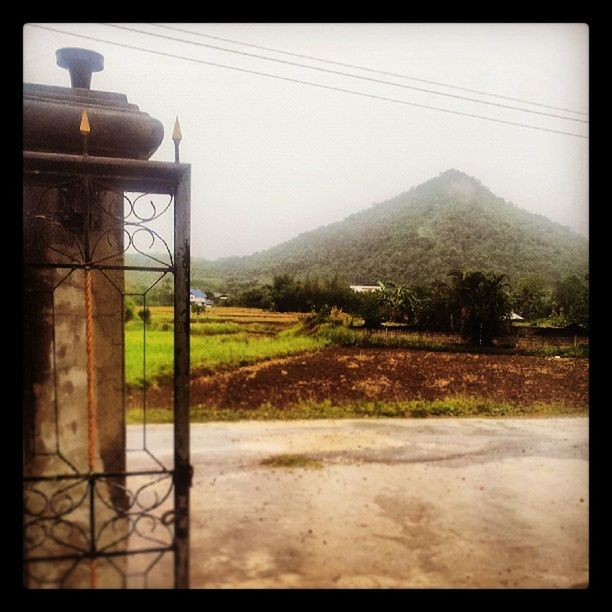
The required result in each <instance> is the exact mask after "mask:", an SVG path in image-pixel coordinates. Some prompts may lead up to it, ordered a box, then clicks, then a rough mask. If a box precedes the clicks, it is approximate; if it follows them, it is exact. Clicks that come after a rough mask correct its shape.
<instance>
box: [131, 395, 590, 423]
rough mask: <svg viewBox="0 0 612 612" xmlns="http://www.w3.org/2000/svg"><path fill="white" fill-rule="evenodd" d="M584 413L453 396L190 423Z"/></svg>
mask: <svg viewBox="0 0 612 612" xmlns="http://www.w3.org/2000/svg"><path fill="white" fill-rule="evenodd" d="M578 414H585V410H581V409H577V408H573V407H569V406H566V405H564V404H541V403H534V404H530V405H522V404H512V403H508V402H495V401H490V400H486V399H480V398H474V397H451V398H445V399H437V400H410V401H398V402H382V401H361V402H351V403H348V404H342V405H338V404H335V403H334V402H332V401H330V400H327V401H324V402H317V403H312V402H300V403H296V404H295V405H294V406H291V407H289V408H276V407H275V406H273V405H271V404H263V405H261V406H257V407H254V408H252V409H248V410H246V409H243V410H235V409H232V410H230V409H218V408H210V407H207V406H203V405H200V406H194V407H192V408H191V416H190V419H191V422H192V423H205V422H211V421H243V420H254V421H256V420H273V419H285V420H290V419H325V418H330V419H341V418H364V417H365V418H382V417H396V418H427V417H492V416H493V417H517V416H553V415H578ZM142 418H143V413H142V410H141V409H130V410H128V413H127V422H128V423H141V422H142ZM147 422H149V423H171V422H172V410H167V409H148V410H147Z"/></svg>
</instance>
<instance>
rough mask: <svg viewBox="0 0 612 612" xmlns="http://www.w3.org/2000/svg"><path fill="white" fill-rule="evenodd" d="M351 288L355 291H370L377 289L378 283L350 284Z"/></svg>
mask: <svg viewBox="0 0 612 612" xmlns="http://www.w3.org/2000/svg"><path fill="white" fill-rule="evenodd" d="M351 290H352V291H354V292H355V293H372V292H373V291H379V290H380V287H379V286H378V285H351Z"/></svg>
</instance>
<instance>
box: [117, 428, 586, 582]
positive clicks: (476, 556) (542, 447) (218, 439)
mask: <svg viewBox="0 0 612 612" xmlns="http://www.w3.org/2000/svg"><path fill="white" fill-rule="evenodd" d="M139 436H140V429H139V428H137V427H135V426H130V427H129V428H128V439H129V442H130V444H131V445H134V444H138V439H139ZM130 444H129V445H130ZM147 445H148V447H149V448H150V449H151V450H152V451H153V452H154V453H155V454H156V455H157V456H159V457H160V458H162V459H163V460H165V461H168V462H170V463H171V457H172V429H171V426H167V425H152V426H149V427H148V431H147ZM191 445H192V463H193V465H194V468H195V475H194V483H193V489H192V505H191V508H192V520H191V529H192V532H191V538H192V540H191V541H192V544H191V555H192V560H191V583H192V588H199V587H212V588H235V587H241V588H257V587H263V588H274V587H312V588H317V587H318V588H322V587H339V588H343V587H396V588H397V587H400V588H405V587H417V588H419V587H426V588H427V587H429V588H437V587H459V588H463V587H467V588H474V587H500V588H508V587H510V588H511V587H544V588H546V587H572V586H578V587H580V586H586V585H587V584H588V419H587V418H536V419H427V420H410V419H350V420H317V421H288V422H281V421H264V422H261V421H259V422H246V421H245V422H237V423H207V424H194V425H192V442H191ZM279 454H299V455H302V456H304V457H306V458H308V459H313V460H318V461H319V462H320V463H321V464H322V467H320V468H319V469H315V468H308V467H298V468H281V467H269V466H265V465H262V464H261V462H262V460H264V459H266V458H270V457H272V456H276V455H279ZM137 467H139V464H138V460H133V461H132V463H131V465H130V469H135V468H137Z"/></svg>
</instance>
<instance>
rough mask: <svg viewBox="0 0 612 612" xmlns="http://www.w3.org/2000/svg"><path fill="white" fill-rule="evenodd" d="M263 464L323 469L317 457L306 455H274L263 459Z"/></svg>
mask: <svg viewBox="0 0 612 612" xmlns="http://www.w3.org/2000/svg"><path fill="white" fill-rule="evenodd" d="M261 465H266V466H268V467H281V468H310V469H315V470H318V469H321V468H322V467H323V464H322V463H321V462H320V461H318V460H317V459H313V458H312V457H307V456H306V455H292V454H283V455H272V457H268V458H267V459H264V460H262V462H261Z"/></svg>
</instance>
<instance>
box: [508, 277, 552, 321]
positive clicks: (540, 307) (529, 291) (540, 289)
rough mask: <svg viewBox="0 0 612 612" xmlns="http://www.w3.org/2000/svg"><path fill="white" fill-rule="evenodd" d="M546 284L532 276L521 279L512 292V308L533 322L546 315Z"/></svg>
mask: <svg viewBox="0 0 612 612" xmlns="http://www.w3.org/2000/svg"><path fill="white" fill-rule="evenodd" d="M546 296H547V290H546V283H545V281H544V279H543V278H541V277H540V276H536V275H534V274H532V275H530V276H526V277H523V278H522V279H521V280H520V281H519V282H518V283H517V286H516V288H515V289H514V291H513V292H512V307H513V308H514V310H515V311H516V312H517V313H518V314H520V315H521V316H522V317H523V318H525V319H527V320H529V321H533V320H534V319H538V318H540V317H543V316H545V315H546Z"/></svg>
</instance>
